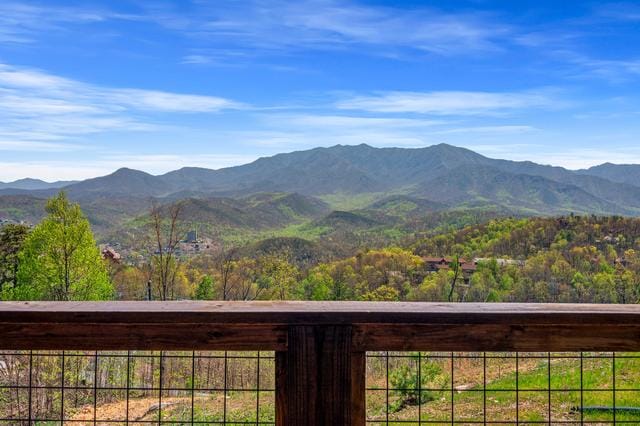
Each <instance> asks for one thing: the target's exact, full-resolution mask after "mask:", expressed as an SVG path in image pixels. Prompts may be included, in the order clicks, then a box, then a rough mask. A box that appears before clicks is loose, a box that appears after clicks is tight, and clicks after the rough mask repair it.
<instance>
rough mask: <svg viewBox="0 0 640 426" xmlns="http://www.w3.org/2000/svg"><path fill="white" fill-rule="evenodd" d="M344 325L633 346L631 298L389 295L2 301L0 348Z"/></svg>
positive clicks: (416, 340) (448, 341)
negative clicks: (449, 299)
mask: <svg viewBox="0 0 640 426" xmlns="http://www.w3.org/2000/svg"><path fill="white" fill-rule="evenodd" d="M298 325H308V326H350V327H351V326H352V327H353V332H354V338H353V342H352V344H353V348H352V349H353V350H354V351H374V350H423V351H429V350H447V351H449V350H451V351H473V350H491V351H513V350H521V351H534V350H540V351H559V350H567V351H572V350H575V351H578V350H611V351H613V350H625V351H631V350H639V351H640V306H638V305H575V304H477V303H469V304H466V303H394V302H190V301H189V302H3V303H0V336H1V337H2V338H1V339H0V349H70V350H71V349H89V350H93V349H95V350H99V349H110V350H117V349H121V350H135V349H166V350H171V349H174V350H178V349H192V350H206V349H220V350H251V349H260V350H277V351H284V350H286V349H287V339H288V335H287V329H288V327H289V326H298Z"/></svg>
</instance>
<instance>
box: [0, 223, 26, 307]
mask: <svg viewBox="0 0 640 426" xmlns="http://www.w3.org/2000/svg"><path fill="white" fill-rule="evenodd" d="M28 234H29V227H28V226H25V225H15V224H9V225H5V226H3V227H2V228H0V295H2V292H3V290H4V289H5V287H7V291H11V290H12V289H14V288H16V287H17V286H18V265H19V258H18V253H19V252H20V249H22V245H23V244H24V241H25V240H26V238H27V235H28Z"/></svg>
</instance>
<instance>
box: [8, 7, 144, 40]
mask: <svg viewBox="0 0 640 426" xmlns="http://www.w3.org/2000/svg"><path fill="white" fill-rule="evenodd" d="M113 19H119V20H122V19H125V20H131V19H138V17H135V16H132V15H126V14H121V13H116V12H114V11H111V10H109V9H106V8H94V7H90V6H84V7H67V6H61V5H55V6H49V5H47V4H46V3H45V2H43V3H40V4H35V3H31V4H29V3H25V2H16V1H11V0H9V1H3V2H1V3H0V43H20V44H28V43H32V42H34V41H35V40H36V39H37V38H38V37H41V36H42V35H44V34H47V33H49V34H51V32H54V31H65V30H67V28H68V26H70V25H78V24H91V23H96V22H101V21H106V20H113Z"/></svg>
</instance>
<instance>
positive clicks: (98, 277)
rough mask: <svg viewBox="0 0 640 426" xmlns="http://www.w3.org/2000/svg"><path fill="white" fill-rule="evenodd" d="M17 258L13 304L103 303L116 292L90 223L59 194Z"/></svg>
mask: <svg viewBox="0 0 640 426" xmlns="http://www.w3.org/2000/svg"><path fill="white" fill-rule="evenodd" d="M46 212H47V216H46V217H45V218H44V219H43V220H42V222H41V223H40V224H39V225H38V226H36V227H35V228H34V229H33V231H32V232H31V233H30V234H29V236H28V237H27V239H26V241H25V243H24V247H23V248H22V250H21V252H20V254H19V262H20V266H19V269H18V287H17V288H16V289H15V290H14V291H13V295H12V298H13V299H17V300H106V299H111V298H112V297H113V294H114V290H113V286H112V284H111V282H110V281H109V276H108V274H107V270H106V267H105V264H104V262H103V260H102V258H101V256H100V251H99V250H98V247H97V246H96V243H95V240H94V238H93V234H92V232H91V227H90V226H89V221H88V220H87V219H86V218H85V216H84V214H83V213H82V211H81V210H80V206H79V205H78V204H74V203H71V202H69V200H68V198H67V196H66V194H65V193H64V192H60V193H59V194H58V195H57V196H56V197H54V198H52V199H50V200H49V201H48V202H47V205H46Z"/></svg>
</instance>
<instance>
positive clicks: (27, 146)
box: [0, 133, 82, 152]
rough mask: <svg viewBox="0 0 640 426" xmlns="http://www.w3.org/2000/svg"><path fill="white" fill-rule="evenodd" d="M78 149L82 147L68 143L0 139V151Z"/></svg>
mask: <svg viewBox="0 0 640 426" xmlns="http://www.w3.org/2000/svg"><path fill="white" fill-rule="evenodd" d="M0 137H2V133H0ZM78 149H82V147H81V146H80V145H74V144H68V143H58V142H43V141H29V140H2V139H0V151H24V152H30V151H37V152H65V151H76V150H78Z"/></svg>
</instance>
